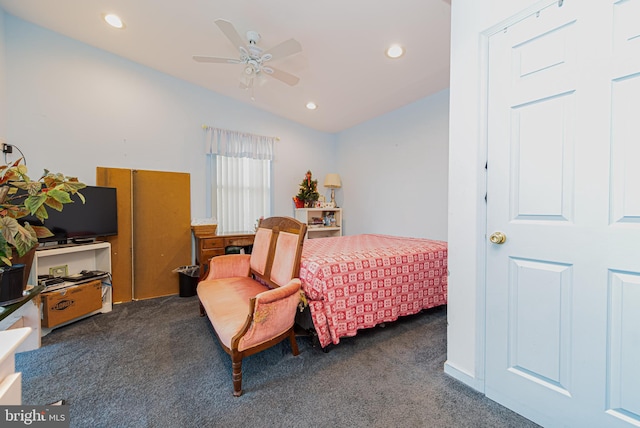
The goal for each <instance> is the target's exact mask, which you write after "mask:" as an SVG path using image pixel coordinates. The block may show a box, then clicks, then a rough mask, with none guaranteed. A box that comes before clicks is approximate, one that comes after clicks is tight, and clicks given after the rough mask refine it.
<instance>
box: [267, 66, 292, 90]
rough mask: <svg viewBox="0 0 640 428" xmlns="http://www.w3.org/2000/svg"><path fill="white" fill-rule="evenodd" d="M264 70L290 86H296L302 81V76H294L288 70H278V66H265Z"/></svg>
mask: <svg viewBox="0 0 640 428" xmlns="http://www.w3.org/2000/svg"><path fill="white" fill-rule="evenodd" d="M263 70H264V72H265V73H267V74H268V75H269V76H271V77H273V78H274V79H278V80H280V81H281V82H284V83H286V84H287V85H289V86H295V85H297V84H298V82H299V81H300V78H299V77H298V76H294V75H293V74H291V73H287V72H286V71H282V70H278V69H277V68H273V67H264V68H263Z"/></svg>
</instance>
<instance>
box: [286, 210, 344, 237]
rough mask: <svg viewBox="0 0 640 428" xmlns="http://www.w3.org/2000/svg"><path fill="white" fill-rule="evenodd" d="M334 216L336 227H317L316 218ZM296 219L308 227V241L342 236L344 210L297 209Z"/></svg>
mask: <svg viewBox="0 0 640 428" xmlns="http://www.w3.org/2000/svg"><path fill="white" fill-rule="evenodd" d="M331 215H333V218H334V219H335V226H333V225H330V226H325V225H322V226H317V225H314V224H313V219H314V218H321V219H324V218H325V217H326V216H331ZM295 216H296V217H295V218H296V220H298V221H301V222H303V223H305V224H306V225H307V236H306V238H307V239H313V238H327V237H332V236H342V208H296V214H295Z"/></svg>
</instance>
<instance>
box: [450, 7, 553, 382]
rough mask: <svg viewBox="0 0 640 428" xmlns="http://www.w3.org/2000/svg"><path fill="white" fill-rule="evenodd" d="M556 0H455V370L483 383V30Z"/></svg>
mask: <svg viewBox="0 0 640 428" xmlns="http://www.w3.org/2000/svg"><path fill="white" fill-rule="evenodd" d="M551 2H552V1H551V0H545V1H542V2H536V1H532V0H455V1H453V2H451V8H452V9H451V78H450V83H451V88H450V91H451V98H450V103H451V104H450V114H449V117H450V121H449V134H450V140H449V145H450V147H449V160H450V162H449V214H448V218H449V222H448V227H449V234H448V241H449V272H450V275H449V300H448V303H449V304H448V310H447V318H448V341H447V363H446V366H445V370H446V371H447V373H450V374H451V375H453V376H455V377H456V378H458V379H460V380H462V381H464V382H465V383H467V384H469V385H471V386H473V387H475V388H477V389H479V390H482V389H483V387H484V386H483V381H484V372H483V366H484V312H483V306H484V282H483V281H484V280H483V277H484V260H483V254H484V248H485V245H486V244H485V242H486V241H485V219H484V216H485V205H484V195H485V191H484V190H485V175H484V171H485V170H484V166H485V160H486V148H485V147H483V146H482V140H481V136H482V124H481V120H480V119H481V110H480V109H481V108H483V107H482V101H483V100H482V99H481V78H482V65H483V63H482V62H481V59H482V57H483V52H482V51H481V43H480V41H481V37H480V34H481V33H482V32H483V31H485V30H488V29H489V28H491V27H493V26H495V25H497V24H499V23H501V22H502V21H504V20H505V19H507V18H509V17H511V16H513V15H514V14H516V13H518V12H520V11H521V10H524V9H526V8H527V7H529V6H531V5H534V4H537V5H542V4H550V3H551Z"/></svg>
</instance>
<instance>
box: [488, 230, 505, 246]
mask: <svg viewBox="0 0 640 428" xmlns="http://www.w3.org/2000/svg"><path fill="white" fill-rule="evenodd" d="M506 240H507V235H505V234H504V233H502V232H493V233H492V234H491V236H490V237H489V241H491V243H492V244H504V243H505V241H506Z"/></svg>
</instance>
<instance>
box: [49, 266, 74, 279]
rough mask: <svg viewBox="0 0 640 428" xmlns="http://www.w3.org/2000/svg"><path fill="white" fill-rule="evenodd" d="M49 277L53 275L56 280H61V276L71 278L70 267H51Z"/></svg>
mask: <svg viewBox="0 0 640 428" xmlns="http://www.w3.org/2000/svg"><path fill="white" fill-rule="evenodd" d="M49 275H51V276H52V277H54V278H60V277H61V276H69V266H68V265H61V266H53V267H50V268H49Z"/></svg>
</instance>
